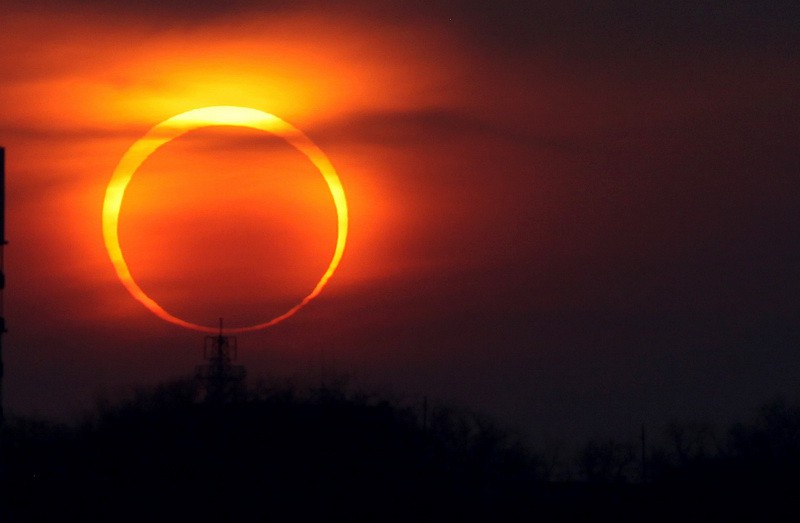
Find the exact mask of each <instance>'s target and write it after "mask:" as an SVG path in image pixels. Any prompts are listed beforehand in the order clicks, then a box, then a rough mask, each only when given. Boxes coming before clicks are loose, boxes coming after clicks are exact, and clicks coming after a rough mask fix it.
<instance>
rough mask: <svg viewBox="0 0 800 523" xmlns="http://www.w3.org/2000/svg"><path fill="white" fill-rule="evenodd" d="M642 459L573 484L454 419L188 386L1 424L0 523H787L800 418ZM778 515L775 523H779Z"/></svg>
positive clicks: (488, 427)
mask: <svg viewBox="0 0 800 523" xmlns="http://www.w3.org/2000/svg"><path fill="white" fill-rule="evenodd" d="M669 434H670V437H671V443H670V446H668V447H664V448H655V449H653V450H652V451H651V452H649V454H648V460H649V462H648V472H647V474H648V481H647V482H645V483H642V481H641V476H639V475H638V474H640V469H641V467H640V463H639V462H637V458H636V454H635V452H634V451H633V447H631V446H630V445H626V444H617V443H614V442H604V443H596V442H595V443H591V444H587V446H586V447H585V448H584V449H583V450H582V451H581V453H580V455H579V456H577V458H576V460H575V463H576V465H575V467H574V469H575V472H574V477H573V478H572V479H570V480H564V479H563V478H560V479H557V478H554V477H553V471H552V463H548V460H547V459H545V458H544V457H542V456H541V455H537V454H535V453H533V452H531V451H530V450H528V449H526V448H525V447H524V446H522V445H521V444H519V443H517V442H515V441H514V440H513V438H511V437H510V436H509V435H508V434H506V433H504V432H503V431H502V430H500V429H498V428H497V427H496V426H495V425H493V424H491V423H488V422H486V421H484V420H482V419H481V418H479V417H477V416H474V415H472V414H469V413H464V412H455V411H452V410H447V409H441V408H439V409H431V412H430V413H428V412H427V411H426V412H425V413H424V414H421V413H420V412H419V411H418V409H410V408H404V407H402V406H401V405H400V404H399V403H397V402H392V401H388V400H385V399H381V398H378V397H374V396H367V395H363V394H354V393H347V392H343V391H342V390H340V389H334V388H319V389H316V390H310V391H308V392H306V393H303V394H300V393H298V392H296V391H295V390H294V389H291V388H286V389H264V390H261V391H258V392H251V393H248V394H246V395H245V396H243V397H242V399H239V400H237V401H234V402H231V403H228V404H224V405H213V404H208V403H203V402H199V401H198V400H197V390H196V388H195V387H194V386H193V385H192V384H191V383H190V382H179V383H173V384H170V385H165V386H162V387H160V388H159V389H158V390H156V391H152V392H148V393H140V394H138V395H137V396H136V397H135V398H134V399H131V400H128V401H124V402H120V403H119V404H115V405H111V404H105V405H101V406H100V407H99V408H98V410H97V413H96V414H94V415H93V416H91V417H87V419H86V420H85V421H83V422H81V423H79V424H77V425H76V426H72V427H66V426H58V425H52V424H48V423H44V422H39V421H31V420H26V419H19V418H11V419H10V420H8V421H7V423H6V426H5V428H4V431H3V433H2V435H1V437H2V440H1V441H0V445H1V450H2V469H0V474H2V478H0V481H2V483H1V484H0V488H1V489H2V490H1V491H0V492H2V498H0V501H1V502H2V504H1V505H0V510H1V512H0V521H2V522H16V521H60V520H78V518H79V519H80V520H83V521H226V522H227V521H235V520H242V521H289V520H291V521H353V522H357V521H447V522H450V521H500V522H502V521H564V522H567V521H623V522H624V521H642V522H652V521H656V522H658V521H683V522H686V521H726V522H728V521H796V520H797V519H796V518H797V517H798V501H800V475H799V474H798V473H800V466H798V465H799V464H800V414H798V411H797V410H794V409H791V408H789V407H786V406H785V405H783V404H775V405H772V406H770V407H768V408H765V410H764V411H763V412H762V413H761V414H760V415H759V417H758V419H757V420H756V421H754V422H752V423H749V424H740V425H737V426H735V427H732V428H731V429H730V430H729V431H728V432H726V434H725V437H724V438H723V439H721V438H719V437H716V436H713V437H712V436H709V434H708V432H706V431H704V430H697V429H694V428H692V427H678V426H675V427H672V428H671V429H670V431H669ZM783 514H786V515H785V516H784V515H783Z"/></svg>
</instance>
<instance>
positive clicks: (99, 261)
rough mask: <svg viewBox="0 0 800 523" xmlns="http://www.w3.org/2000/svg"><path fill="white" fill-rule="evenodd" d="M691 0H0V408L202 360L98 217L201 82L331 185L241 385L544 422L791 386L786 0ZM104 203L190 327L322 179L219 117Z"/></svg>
mask: <svg viewBox="0 0 800 523" xmlns="http://www.w3.org/2000/svg"><path fill="white" fill-rule="evenodd" d="M562 4H563V5H562ZM729 4H736V5H729ZM698 5H699V7H696V8H692V9H690V8H688V7H687V6H684V5H671V4H669V3H666V4H664V5H663V6H662V5H655V4H647V5H644V4H642V5H638V4H633V3H626V2H619V1H615V0H604V1H602V2H596V3H592V5H591V6H590V5H587V4H585V3H583V2H563V3H561V4H559V5H558V6H555V5H549V3H544V2H529V1H522V0H519V1H517V0H507V1H504V2H498V3H491V4H489V3H486V4H483V3H472V2H459V1H455V0H435V1H431V2H422V1H419V2H417V1H411V2H404V3H400V2H382V1H370V2H368V1H366V0H364V1H362V0H347V1H344V2H337V3H336V6H335V7H334V6H333V3H328V2H319V1H310V2H302V3H294V2H290V3H284V2H279V1H271V2H263V1H257V0H231V1H230V2H225V3H224V4H223V3H220V2H210V1H209V2H206V1H202V0H200V1H197V2H192V3H191V5H187V4H186V3H184V2H181V1H179V0H174V1H173V0H162V1H156V0H132V1H131V2H127V3H125V4H124V5H121V6H111V5H110V4H108V3H106V2H101V1H99V0H97V1H93V0H63V1H56V0H42V1H40V2H33V3H32V2H23V1H22V0H11V1H10V2H8V5H7V6H5V7H4V8H3V13H2V15H1V16H2V18H0V49H2V53H0V71H2V73H0V145H2V146H4V147H5V148H6V161H7V186H8V188H7V198H8V205H7V207H8V208H7V220H6V223H7V229H8V230H7V233H6V235H7V237H8V239H9V241H10V243H9V245H8V247H7V250H6V272H7V277H8V284H7V290H6V293H5V297H6V317H7V323H8V325H9V333H8V334H7V335H6V336H5V337H4V349H5V350H4V360H5V361H6V369H7V376H6V380H5V397H6V401H7V403H8V405H9V406H10V408H11V409H12V411H13V410H16V411H19V412H25V413H35V412H40V413H43V414H46V415H49V416H55V417H59V416H60V417H67V416H71V415H73V414H74V413H76V412H80V411H82V410H85V409H87V408H89V407H90V405H91V401H92V400H91V398H92V397H93V396H94V395H96V394H98V393H100V392H103V391H106V392H109V393H114V392H115V391H120V390H122V391H124V390H127V388H130V387H131V386H134V385H137V384H147V383H155V382H158V381H161V380H164V379H168V378H171V377H175V376H179V375H185V374H187V373H190V372H191V370H192V369H193V368H194V365H195V364H197V363H200V362H201V361H200V359H201V347H202V341H203V340H202V337H201V336H202V335H200V334H199V333H196V332H192V331H187V330H184V329H180V328H179V327H176V326H174V325H172V324H168V323H165V322H164V321H162V320H161V319H159V318H157V317H156V316H154V315H153V314H151V313H150V312H149V311H148V310H147V309H146V308H144V307H143V306H142V305H141V304H140V303H138V302H137V301H135V300H134V299H132V298H131V296H130V294H128V292H127V291H126V289H125V288H124V287H123V286H122V285H121V284H120V283H119V280H118V279H117V276H116V275H115V272H114V268H113V266H112V265H111V263H110V261H109V259H108V256H107V254H106V251H105V248H104V244H103V237H102V229H101V212H102V205H103V196H104V192H105V189H106V185H107V183H108V181H109V179H110V177H111V174H112V172H113V171H114V168H115V166H116V165H117V162H118V161H119V159H120V158H121V156H122V155H123V154H124V152H125V151H126V150H127V148H128V147H130V145H131V144H132V143H134V142H135V141H136V140H137V139H139V138H140V137H141V136H142V135H144V133H146V132H147V130H148V129H150V128H151V127H152V126H153V125H155V124H157V123H158V122H161V121H163V120H164V119H166V118H169V117H171V116H173V115H176V114H178V113H181V112H184V111H187V110H191V109H194V108H197V107H203V106H211V105H236V106H245V107H253V108H256V109H259V110H262V111H266V112H269V113H272V114H275V115H277V116H279V117H280V118H283V119H284V120H286V121H287V122H289V123H291V124H292V125H294V126H296V127H297V128H299V129H301V130H302V131H303V132H304V133H306V134H307V135H308V136H309V137H310V138H311V139H312V140H313V141H314V142H315V143H316V144H317V145H318V146H319V147H320V148H321V149H322V150H324V151H325V153H326V154H327V156H328V157H329V159H330V161H331V162H332V164H333V165H334V167H335V168H336V170H337V171H338V173H339V175H340V177H341V181H342V184H343V186H344V189H345V191H346V194H347V199H348V204H349V207H350V230H349V232H350V235H349V238H348V243H347V247H346V251H345V253H344V257H343V259H342V262H341V265H340V266H339V268H338V270H337V272H336V273H335V274H334V276H333V278H332V279H331V280H330V283H329V285H328V286H327V287H326V288H325V289H324V291H323V292H322V294H321V295H320V296H319V297H318V298H317V299H316V300H314V301H313V302H312V303H311V304H310V305H309V306H307V307H306V308H304V309H302V310H301V311H300V312H299V313H298V314H297V315H295V316H294V317H292V318H291V319H290V320H288V321H285V322H283V323H281V324H280V325H278V326H276V327H274V328H270V329H267V330H265V331H261V332H259V333H253V334H248V335H242V336H241V338H240V340H239V344H240V358H241V363H243V364H245V365H247V366H248V369H249V371H250V373H251V376H253V377H254V379H257V378H259V377H264V376H291V375H302V376H305V377H308V376H309V375H313V376H319V375H320V374H323V375H324V374H325V373H326V372H327V373H332V372H333V373H335V372H341V373H347V374H351V375H353V376H354V377H355V378H356V379H357V380H359V381H362V382H365V383H367V384H370V385H374V386H376V387H379V388H383V387H385V388H389V389H396V390H399V391H400V392H403V393H407V394H410V395H412V396H414V395H416V396H420V395H423V394H428V395H431V396H435V397H440V398H443V399H446V400H453V401H456V402H460V403H462V404H467V405H470V406H472V407H475V408H478V409H483V410H486V411H490V412H492V413H494V414H496V415H498V416H499V417H501V418H503V419H506V420H511V421H512V422H514V423H518V424H521V425H525V426H526V427H527V429H530V428H531V427H534V426H535V427H539V428H540V429H541V431H544V430H545V429H547V430H549V427H552V430H556V431H560V432H562V433H570V432H571V433H578V432H581V433H589V432H591V431H595V432H598V431H599V432H602V431H603V430H605V429H607V428H608V427H614V430H618V431H621V432H624V431H625V430H627V429H626V427H629V426H633V427H639V424H640V423H641V422H642V421H650V422H653V423H656V422H659V421H660V420H664V419H667V418H669V417H670V416H680V413H681V412H684V411H686V412H692V413H694V414H696V415H697V416H698V417H703V416H709V417H714V416H717V417H718V418H722V417H725V416H728V417H735V415H737V413H739V412H741V411H742V409H744V408H745V407H747V406H750V405H752V404H753V403H754V402H756V400H758V399H759V398H760V395H761V394H762V393H763V391H765V390H766V389H769V390H771V391H774V392H776V393H780V392H783V391H786V390H788V389H787V387H788V385H787V384H790V383H796V379H797V378H800V374H798V373H797V372H795V371H793V370H791V369H800V361H797V357H796V354H795V353H796V351H792V350H790V348H791V347H794V346H796V343H800V327H798V325H800V311H799V310H798V309H797V306H796V304H797V303H800V299H798V297H800V278H798V276H797V271H796V270H795V268H796V266H797V260H798V257H797V252H796V247H794V245H795V243H796V242H792V241H791V240H790V239H791V238H793V237H795V236H796V235H797V233H800V227H798V221H797V220H796V219H795V218H794V215H795V214H796V208H797V202H798V201H800V187H798V178H797V170H798V169H797V168H798V162H797V153H796V151H797V147H796V137H797V133H796V129H797V122H798V119H799V118H798V114H797V106H796V103H795V100H796V98H797V92H796V91H797V87H796V86H797V85H800V71H798V67H797V63H800V61H798V60H797V59H796V58H797V57H796V53H795V52H793V48H794V47H795V46H794V42H795V41H796V39H795V37H796V36H797V35H796V27H797V24H792V23H791V20H792V19H793V17H792V16H791V15H793V14H796V13H795V12H794V10H793V8H792V7H785V6H784V7H781V6H779V5H777V4H775V5H771V6H769V7H768V8H767V7H763V6H759V7H758V8H756V7H755V6H756V4H755V3H753V5H750V3H748V2H742V3H726V2H715V1H711V0H708V1H703V2H699V4H698ZM784 11H786V12H784ZM120 216H121V218H120V239H121V244H122V248H123V250H124V252H125V255H126V259H127V260H128V262H129V265H130V268H131V271H132V273H134V275H135V277H136V278H137V281H139V283H140V285H141V286H142V288H143V289H145V291H146V292H147V293H148V294H151V295H152V296H153V297H155V298H156V299H157V300H158V301H159V302H163V305H164V306H165V307H167V308H168V309H170V310H173V311H175V313H176V314H178V315H181V316H186V319H189V320H190V321H197V322H201V323H211V324H213V323H214V322H215V321H216V318H217V317H219V316H225V317H226V321H228V322H229V325H246V324H250V323H254V322H260V321H266V320H268V319H269V317H272V316H274V315H275V314H279V313H280V312H281V311H282V310H285V309H286V308H287V307H290V306H291V305H292V303H295V302H296V301H297V300H299V299H301V298H302V297H303V296H304V295H305V294H306V293H307V292H308V291H309V290H310V288H309V287H313V285H314V284H315V282H316V280H317V279H318V278H319V276H320V273H321V272H322V271H324V268H325V266H326V264H327V262H328V260H329V259H330V255H331V249H332V248H333V244H334V242H335V226H336V223H335V222H336V220H335V212H334V209H333V206H332V202H331V200H330V196H329V194H328V193H327V192H326V187H325V184H324V182H323V181H322V178H321V177H320V176H319V174H318V173H316V171H315V170H314V169H313V168H312V167H311V166H310V165H309V164H308V162H307V160H306V159H305V158H304V157H303V156H302V155H300V154H299V153H297V152H296V151H294V150H293V149H291V148H290V147H289V146H287V145H286V144H285V143H283V142H281V141H280V140H276V139H270V138H269V137H268V136H266V135H263V134H262V133H259V132H256V131H252V132H251V131H243V130H241V129H240V130H238V131H236V130H232V129H229V130H223V131H221V130H219V129H206V130H199V131H196V132H193V133H190V134H189V135H186V136H185V137H182V138H180V139H178V140H175V141H174V142H173V143H170V144H169V145H168V146H165V147H164V148H163V149H162V150H160V151H158V152H157V153H156V154H154V155H153V156H152V157H151V158H150V160H148V161H147V162H146V163H145V165H143V166H142V168H141V169H140V171H139V172H138V173H137V174H136V176H135V177H134V179H133V182H132V183H131V186H130V188H129V190H128V193H127V194H126V197H125V200H124V203H123V208H122V212H121V215H120ZM681 362H685V365H684V364H683V363H681ZM698 397H702V398H704V399H703V401H700V402H698V401H697V398H698ZM598 412H603V413H605V414H604V417H603V419H600V418H599V417H598V416H597V413H598ZM542 427H544V428H542ZM536 430H539V429H535V430H534V429H532V431H533V432H536ZM541 431H540V432H541Z"/></svg>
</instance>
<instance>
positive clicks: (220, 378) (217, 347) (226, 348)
mask: <svg viewBox="0 0 800 523" xmlns="http://www.w3.org/2000/svg"><path fill="white" fill-rule="evenodd" d="M236 349H237V348H236V336H225V335H224V334H223V330H222V318H220V320H219V334H218V335H217V336H206V341H205V347H204V357H205V359H206V360H208V364H206V365H198V366H197V373H196V377H197V380H198V381H199V382H200V384H201V386H202V387H203V390H204V392H205V395H204V399H205V402H206V403H210V404H214V405H222V404H224V403H230V402H231V401H233V400H235V399H236V398H237V397H238V396H239V395H240V394H241V392H242V385H243V382H244V377H245V369H244V366H243V365H232V362H233V361H234V360H235V359H236V352H237V350H236Z"/></svg>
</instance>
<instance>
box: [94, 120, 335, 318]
mask: <svg viewBox="0 0 800 523" xmlns="http://www.w3.org/2000/svg"><path fill="white" fill-rule="evenodd" d="M212 125H230V126H238V127H250V128H253V129H259V130H261V131H266V132H268V133H271V134H273V135H275V136H278V137H280V138H282V139H283V140H285V141H286V142H287V143H288V144H290V145H291V146H293V147H294V148H295V149H297V150H298V151H300V152H301V153H303V154H304V155H305V156H306V157H308V159H309V160H311V163H313V164H314V166H315V167H316V168H317V169H318V170H319V172H320V174H322V177H323V178H324V179H325V183H327V185H328V189H329V190H330V191H331V196H332V197H333V203H334V205H335V206H336V220H337V237H336V247H335V249H334V251H333V257H332V258H331V261H330V264H329V265H328V268H327V269H326V270H325V273H324V274H323V275H322V277H321V278H320V279H319V281H318V282H317V285H316V286H315V287H314V289H313V290H312V291H311V292H310V293H309V294H308V296H306V297H305V298H303V299H302V300H301V301H300V303H298V304H297V305H295V306H294V307H292V308H291V309H289V310H288V311H286V312H284V313H283V314H281V315H280V316H277V317H275V318H273V319H271V320H269V321H266V322H264V323H259V324H257V325H251V326H249V327H237V328H232V329H225V330H226V331H228V332H233V333H235V332H248V331H254V330H258V329H263V328H266V327H269V326H272V325H275V324H276V323H278V322H281V321H283V320H285V319H286V318H289V317H290V316H292V315H293V314H294V313H296V312H297V311H298V310H300V309H301V308H302V307H304V306H305V305H306V304H307V303H308V302H310V301H311V300H313V299H314V298H315V297H316V296H317V295H318V294H319V293H320V292H322V288H323V287H325V284H326V283H328V280H329V279H330V277H331V276H332V275H333V273H334V271H335V270H336V267H337V266H338V265H339V261H340V260H341V259H342V253H343V252H344V245H345V242H346V241H347V223H348V222H347V200H346V199H345V196H344V189H343V188H342V183H341V181H340V180H339V175H337V174H336V171H335V170H334V168H333V165H331V162H330V160H328V157H327V156H325V153H323V152H322V150H321V149H320V148H319V147H317V146H316V144H314V142H312V141H311V139H310V138H309V137H308V136H306V135H305V134H303V132H302V131H300V130H299V129H296V128H295V127H293V126H292V125H290V124H288V123H286V122H284V121H283V120H281V119H280V118H278V117H277V116H273V115H271V114H269V113H265V112H263V111H259V110H257V109H250V108H246V107H232V106H215V107H203V108H200V109H194V110H192V111H188V112H185V113H181V114H179V115H176V116H173V117H172V118H169V119H167V120H164V121H163V122H161V123H160V124H158V125H156V126H155V127H153V128H152V129H150V130H149V131H148V132H147V134H145V135H144V136H143V137H142V138H141V139H139V140H138V141H137V142H136V143H134V144H133V145H132V146H131V147H130V149H128V150H127V152H126V153H125V154H124V155H123V157H122V159H121V160H120V161H119V164H118V165H117V168H116V169H115V170H114V174H113V175H112V176H111V181H110V182H109V183H108V187H107V188H106V197H105V200H104V201H103V239H104V240H105V244H106V250H108V256H109V258H111V263H113V264H114V269H115V270H116V271H117V276H119V279H120V281H122V284H123V285H124V286H125V288H127V289H128V292H130V293H131V295H132V296H133V297H134V298H136V299H137V300H139V301H140V302H141V303H142V304H143V305H144V306H145V307H147V308H148V309H150V311H152V312H153V314H155V315H156V316H158V317H160V318H161V319H163V320H166V321H168V322H171V323H174V324H176V325H180V326H181V327H186V328H188V329H194V330H198V331H201V332H208V333H216V332H218V327H217V328H215V327H207V326H204V325H198V324H196V323H191V322H188V321H185V320H182V319H180V318H178V317H176V316H173V315H172V314H170V313H169V312H167V311H166V310H164V308H163V307H161V306H160V305H159V304H158V303H156V301H155V300H153V299H152V298H151V297H150V296H148V295H147V294H145V293H144V291H143V290H142V289H141V288H140V287H139V285H137V284H136V281H134V279H133V277H132V276H131V273H130V270H128V265H127V263H125V258H124V257H123V256H122V249H121V248H120V246H119V210H120V207H121V206H122V198H123V196H125V189H126V187H127V186H128V183H130V181H131V178H132V177H133V174H134V173H135V172H136V170H137V169H138V168H139V166H140V165H141V164H142V162H144V161H145V160H146V159H147V157H148V156H150V155H151V154H153V153H154V152H155V151H156V149H158V148H159V147H161V146H162V145H165V144H167V143H169V142H170V141H172V140H174V139H175V138H177V137H179V136H181V135H182V134H184V133H186V132H188V131H191V130H193V129H198V128H201V127H209V126H212Z"/></svg>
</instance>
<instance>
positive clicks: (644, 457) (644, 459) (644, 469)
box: [642, 423, 647, 483]
mask: <svg viewBox="0 0 800 523" xmlns="http://www.w3.org/2000/svg"><path fill="white" fill-rule="evenodd" d="M642 483H647V447H646V440H645V434H644V423H642Z"/></svg>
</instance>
